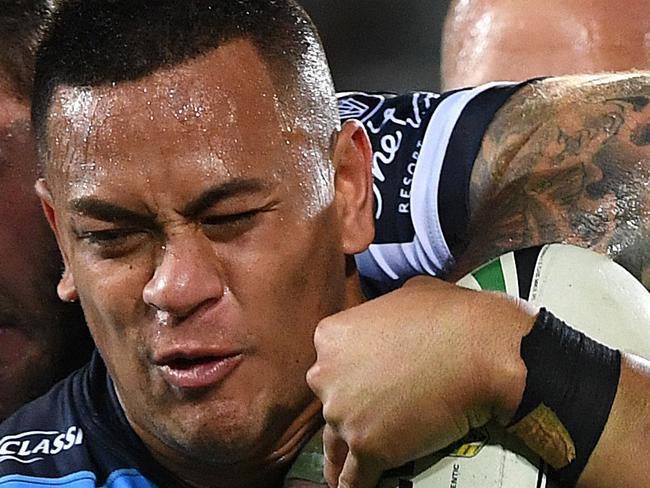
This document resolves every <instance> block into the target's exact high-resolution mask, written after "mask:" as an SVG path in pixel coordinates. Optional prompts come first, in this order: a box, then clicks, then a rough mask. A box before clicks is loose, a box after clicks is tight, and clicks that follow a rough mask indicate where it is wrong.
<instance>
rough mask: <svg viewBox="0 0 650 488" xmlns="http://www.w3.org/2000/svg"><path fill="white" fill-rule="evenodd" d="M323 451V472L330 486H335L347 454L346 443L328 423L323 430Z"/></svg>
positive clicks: (333, 487) (331, 487)
mask: <svg viewBox="0 0 650 488" xmlns="http://www.w3.org/2000/svg"><path fill="white" fill-rule="evenodd" d="M323 453H324V455H325V465H324V468H323V474H324V476H325V481H327V484H328V485H329V487H330V488H336V487H337V485H338V482H339V476H340V475H341V471H342V470H343V465H344V464H345V458H346V457H347V455H348V445H347V444H346V443H345V441H344V440H343V439H341V438H340V437H339V436H338V435H337V434H336V432H335V431H334V429H332V428H331V427H330V426H329V425H326V426H325V429H324V430H323Z"/></svg>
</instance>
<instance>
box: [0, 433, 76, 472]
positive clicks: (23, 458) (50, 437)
mask: <svg viewBox="0 0 650 488" xmlns="http://www.w3.org/2000/svg"><path fill="white" fill-rule="evenodd" d="M83 439H84V434H83V430H81V429H80V428H79V427H77V426H74V425H73V426H72V427H70V428H69V429H68V430H66V431H65V432H59V431H42V430H33V431H30V432H23V433H21V434H15V435H8V436H5V437H3V438H2V439H0V463H2V462H4V461H16V462H19V463H23V464H31V463H35V462H36V461H41V460H43V459H44V456H54V455H56V454H59V453H60V452H63V451H68V450H70V449H72V448H73V447H74V446H79V445H81V444H83Z"/></svg>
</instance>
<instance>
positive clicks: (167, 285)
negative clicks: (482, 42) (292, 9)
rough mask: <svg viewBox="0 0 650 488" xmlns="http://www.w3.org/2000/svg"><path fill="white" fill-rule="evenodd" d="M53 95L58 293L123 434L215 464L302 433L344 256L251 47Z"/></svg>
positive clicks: (308, 147) (299, 139) (333, 217)
mask: <svg viewBox="0 0 650 488" xmlns="http://www.w3.org/2000/svg"><path fill="white" fill-rule="evenodd" d="M56 98H57V100H56V101H55V103H54V105H53V108H52V110H51V115H50V122H49V144H50V146H51V149H52V151H53V158H52V163H51V164H50V166H49V174H48V184H49V186H50V188H51V191H52V201H53V202H54V210H53V213H51V219H52V220H53V221H54V225H55V227H56V228H57V229H58V235H59V239H60V243H61V246H62V248H63V251H64V254H65V258H66V261H67V271H66V273H65V276H64V278H63V280H62V282H61V284H60V285H59V293H60V294H61V295H63V296H64V297H67V298H71V297H74V296H75V294H76V293H78V294H79V297H80V300H81V303H82V306H83V308H84V311H85V313H86V318H87V320H88V322H89V326H90V328H91V331H92V333H93V336H94V338H95V341H96V344H97V346H98V348H99V349H100V351H101V353H102V355H103V357H104V359H105V361H106V363H107V365H108V368H109V370H110V372H111V374H112V376H113V378H114V380H115V383H116V386H117V390H118V393H119V395H120V397H121V401H122V403H123V405H124V407H125V411H126V412H127V416H128V417H129V419H130V421H131V423H132V424H133V425H134V427H135V428H136V430H137V431H138V432H139V433H140V435H141V436H142V437H143V438H144V439H145V441H147V442H148V443H149V445H150V447H151V446H153V450H154V451H156V450H158V451H160V452H163V454H164V451H165V450H169V449H171V450H174V449H176V450H178V451H182V452H184V453H189V455H190V456H193V457H194V459H201V460H202V461H205V460H206V459H208V460H212V461H213V462H214V463H215V464H219V463H221V462H223V463H231V462H233V461H240V462H241V461H246V460H249V459H255V458H258V459H259V457H260V455H264V453H270V452H273V450H274V447H275V446H274V444H276V443H280V444H291V439H292V438H294V437H295V438H299V437H300V435H301V434H300V433H301V432H302V435H304V433H305V432H304V430H301V429H306V428H308V426H311V427H313V426H314V425H315V424H316V423H318V422H319V420H318V415H319V406H318V404H317V403H316V402H315V401H314V398H313V396H312V394H311V392H310V390H309V389H308V387H307V384H306V381H305V372H306V370H307V369H308V367H309V366H310V364H311V363H312V362H313V361H314V359H315V354H314V350H313V344H312V335H313V331H314V328H315V326H316V324H317V321H318V320H319V319H321V318H322V317H324V316H326V315H329V314H331V313H333V312H335V311H338V310H340V309H342V308H343V307H344V306H345V305H346V303H345V302H346V299H347V298H346V295H345V293H344V292H343V290H344V288H345V283H346V280H348V278H347V277H346V269H345V262H346V260H345V256H344V252H346V251H348V249H347V248H345V244H342V242H343V241H345V239H344V238H343V237H342V232H341V231H340V229H341V225H340V224H339V214H340V207H341V205H340V204H337V203H336V202H337V201H338V196H337V197H335V194H334V188H333V182H332V178H331V175H330V174H329V171H328V170H327V169H326V168H328V166H327V163H325V162H324V161H320V162H319V161H318V159H319V158H325V159H326V158H327V157H328V156H327V151H326V150H325V149H324V148H322V147H318V143H316V142H314V139H313V138H312V137H311V135H310V134H308V133H307V132H306V131H304V130H302V129H300V128H298V127H295V126H292V124H293V123H294V120H295V119H294V118H292V117H290V116H289V114H288V113H287V111H286V109H285V108H283V106H282V104H281V103H280V102H279V101H278V97H277V96H276V95H275V91H274V87H273V84H272V81H271V78H270V75H269V72H268V68H267V67H266V65H265V64H264V63H263V62H262V61H261V60H260V58H259V57H258V54H257V52H256V50H255V49H254V48H253V47H252V45H251V44H250V43H248V42H245V41H235V42H231V43H228V44H226V45H224V46H222V47H220V48H219V49H217V50H215V51H212V52H210V53H208V54H207V55H205V56H203V57H201V58H198V59H196V60H193V61H190V62H188V63H186V64H184V65H182V66H180V67H176V68H173V69H171V70H165V71H160V72H157V73H154V74H152V75H149V76H148V77H146V78H144V79H142V80H139V81H137V82H128V83H120V84H118V85H117V86H115V87H107V88H98V89H93V91H92V92H85V93H84V92H83V91H79V90H76V89H61V90H60V91H59V92H58V94H57V97H56ZM327 136H329V134H328V135H327ZM327 138H328V137H326V139H327ZM339 203H340V202H339ZM51 212H52V211H51Z"/></svg>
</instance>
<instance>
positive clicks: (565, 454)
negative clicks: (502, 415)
mask: <svg viewBox="0 0 650 488" xmlns="http://www.w3.org/2000/svg"><path fill="white" fill-rule="evenodd" d="M521 358H522V359H523V361H524V363H525V364H526V367H527V369H528V375H527V377H526V388H525V390H524V394H523V397H522V400H521V403H520V405H519V408H518V409H517V412H516V413H515V416H514V417H513V420H512V422H511V424H510V427H509V428H508V431H509V432H512V433H514V434H516V435H518V436H519V437H521V438H522V439H523V440H524V442H526V444H528V446H529V447H531V448H532V449H533V450H534V451H536V452H537V453H538V454H540V455H541V456H542V458H543V459H544V460H545V461H546V462H547V463H548V464H549V465H550V466H551V467H552V468H553V471H552V472H551V473H549V476H550V477H551V478H553V479H554V481H556V482H557V483H559V484H560V486H562V487H565V486H566V487H573V486H575V485H576V483H577V481H578V478H579V477H580V474H581V473H582V471H583V469H584V467H585V465H586V464H587V461H588V460H589V456H590V455H591V453H592V451H593V450H594V448H595V447H596V443H597V442H598V439H599V438H600V436H601V434H602V432H603V429H604V428H605V423H606V422H607V419H608V417H609V413H610V410H611V408H612V404H613V402H614V397H615V395H616V390H617V388H618V381H619V376H620V371H621V354H620V352H619V351H615V350H612V349H610V348H608V347H606V346H604V345H602V344H599V343H598V342H596V341H594V340H592V339H590V338H588V337H587V336H585V335H584V334H582V333H581V332H578V331H576V330H575V329H572V328H571V327H569V326H568V325H566V324H565V323H564V322H562V321H561V320H559V319H558V318H556V317H554V316H553V314H551V313H550V312H548V311H547V310H546V309H542V310H541V311H540V313H539V315H538V316H537V320H536V321H535V325H534V327H533V328H532V330H531V331H530V333H529V334H528V335H527V336H526V337H524V338H523V339H522V342H521Z"/></svg>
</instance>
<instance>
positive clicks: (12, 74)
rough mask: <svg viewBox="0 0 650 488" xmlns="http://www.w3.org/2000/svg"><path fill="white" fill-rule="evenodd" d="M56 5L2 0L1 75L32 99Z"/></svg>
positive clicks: (17, 91)
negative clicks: (43, 39) (38, 58)
mask: <svg viewBox="0 0 650 488" xmlns="http://www.w3.org/2000/svg"><path fill="white" fill-rule="evenodd" d="M51 8H52V5H51V4H50V3H48V2H47V1H46V0H0V71H2V73H0V75H1V76H2V77H3V78H4V79H5V80H6V81H7V82H8V83H9V84H10V86H11V88H12V89H13V91H14V92H15V94H16V95H17V96H19V97H21V98H25V99H29V98H30V97H31V92H32V79H33V73H34V59H35V57H36V49H37V46H38V43H39V40H40V38H41V37H42V33H43V30H44V26H45V23H46V21H47V18H48V16H49V14H50V9H51Z"/></svg>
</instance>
